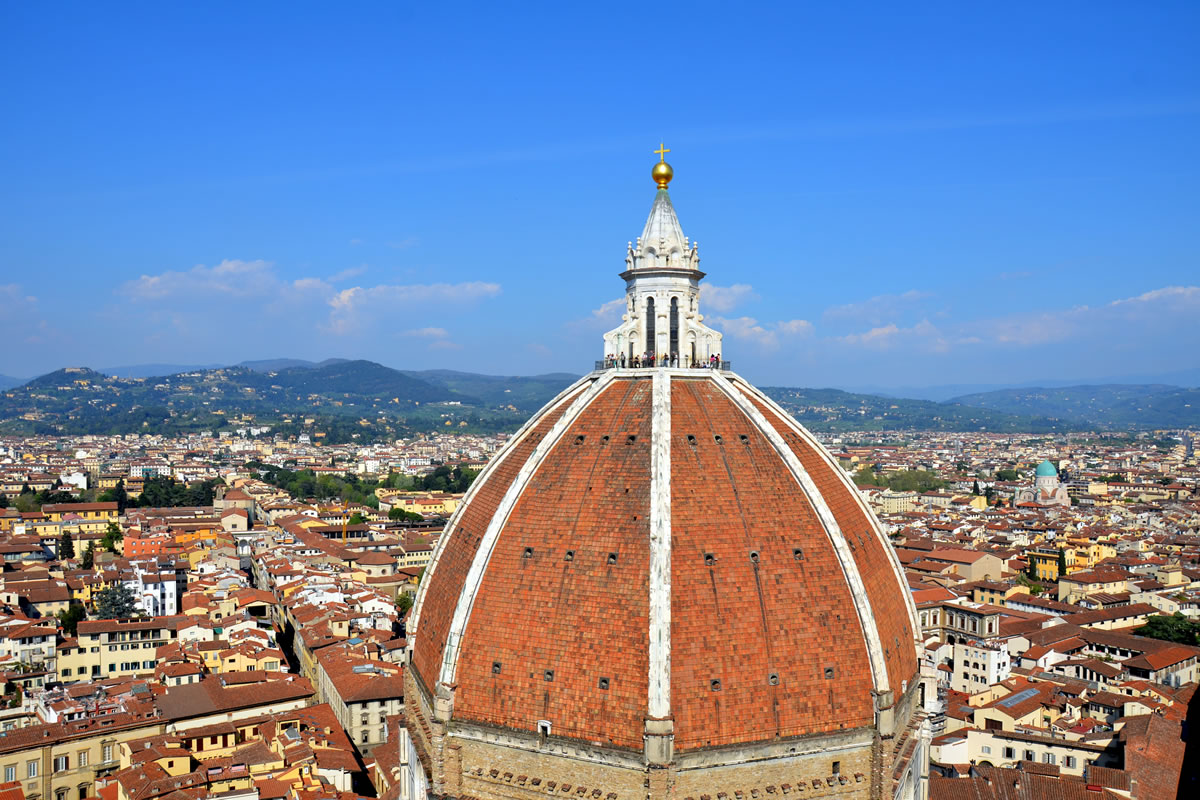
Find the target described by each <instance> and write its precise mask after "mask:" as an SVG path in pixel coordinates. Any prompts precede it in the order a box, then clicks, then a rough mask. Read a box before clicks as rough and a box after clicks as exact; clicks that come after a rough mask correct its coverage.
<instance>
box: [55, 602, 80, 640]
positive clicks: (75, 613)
mask: <svg viewBox="0 0 1200 800" xmlns="http://www.w3.org/2000/svg"><path fill="white" fill-rule="evenodd" d="M85 619H87V611H85V610H84V608H83V606H82V605H80V604H79V603H71V605H69V606H67V609H66V610H65V611H60V612H58V621H59V624H61V625H62V629H63V632H64V633H66V634H67V635H68V636H74V635H75V634H76V631H77V630H78V627H79V623H80V622H82V621H83V620H85Z"/></svg>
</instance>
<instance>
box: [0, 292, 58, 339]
mask: <svg viewBox="0 0 1200 800" xmlns="http://www.w3.org/2000/svg"><path fill="white" fill-rule="evenodd" d="M0 338H3V339H4V340H5V341H9V342H20V343H22V344H27V345H45V344H47V343H48V342H50V341H52V340H54V341H58V340H61V337H60V336H59V334H58V331H57V330H56V329H54V328H52V327H50V324H49V323H48V322H47V321H46V320H45V319H44V318H43V317H42V314H41V310H40V309H39V308H38V299H37V297H36V296H34V295H31V294H26V293H25V290H24V289H23V288H22V287H21V285H20V284H16V283H6V284H0Z"/></svg>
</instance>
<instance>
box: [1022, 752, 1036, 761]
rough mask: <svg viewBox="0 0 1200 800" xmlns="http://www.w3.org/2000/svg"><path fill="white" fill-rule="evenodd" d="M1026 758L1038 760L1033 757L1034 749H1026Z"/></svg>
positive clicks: (1027, 759)
mask: <svg viewBox="0 0 1200 800" xmlns="http://www.w3.org/2000/svg"><path fill="white" fill-rule="evenodd" d="M1025 760H1026V761H1035V760H1036V759H1035V758H1034V757H1033V751H1032V750H1026V751H1025Z"/></svg>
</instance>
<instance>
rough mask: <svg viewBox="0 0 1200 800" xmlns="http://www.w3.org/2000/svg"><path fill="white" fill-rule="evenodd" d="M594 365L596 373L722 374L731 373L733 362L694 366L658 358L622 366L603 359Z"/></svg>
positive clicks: (700, 362) (700, 363) (703, 362)
mask: <svg viewBox="0 0 1200 800" xmlns="http://www.w3.org/2000/svg"><path fill="white" fill-rule="evenodd" d="M685 361H686V359H685ZM595 364H596V366H595V371H596V372H604V371H605V370H610V369H615V370H618V371H620V370H635V369H653V368H665V369H686V370H692V369H695V370H705V369H719V370H721V371H722V372H732V371H733V362H732V361H712V362H709V361H697V362H696V363H694V364H687V363H681V362H679V361H678V360H676V361H675V363H669V359H666V358H660V359H657V360H656V359H649V363H647V362H644V361H643V362H638V363H637V364H635V365H631V364H630V363H629V362H628V361H626V363H624V364H622V363H620V362H619V361H614V360H612V359H605V360H603V361H597V362H595Z"/></svg>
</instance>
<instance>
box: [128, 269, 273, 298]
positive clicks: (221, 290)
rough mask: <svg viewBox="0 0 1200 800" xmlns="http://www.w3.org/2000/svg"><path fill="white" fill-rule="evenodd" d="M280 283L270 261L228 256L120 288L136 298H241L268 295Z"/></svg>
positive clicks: (146, 276)
mask: <svg viewBox="0 0 1200 800" xmlns="http://www.w3.org/2000/svg"><path fill="white" fill-rule="evenodd" d="M278 286H279V278H278V277H277V276H276V274H275V269H274V266H273V265H272V264H271V263H270V262H269V261H262V260H261V259H260V260H256V261H241V260H238V259H225V260H224V261H222V262H221V263H219V264H217V265H216V266H212V267H206V266H204V265H203V264H197V265H196V266H194V267H192V268H191V269H190V270H188V271H186V272H178V271H175V270H167V271H166V272H163V273H160V274H158V275H142V276H141V277H140V278H138V279H136V280H132V281H128V282H126V283H125V284H124V285H123V286H122V287H121V289H120V291H121V293H123V294H125V295H128V296H129V297H130V298H132V299H134V300H163V299H165V298H168V297H171V296H176V295H185V296H188V297H196V296H200V295H225V296H227V297H235V298H242V297H254V296H259V295H264V294H268V293H269V292H271V291H272V290H274V289H277V288H278Z"/></svg>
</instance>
